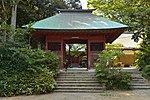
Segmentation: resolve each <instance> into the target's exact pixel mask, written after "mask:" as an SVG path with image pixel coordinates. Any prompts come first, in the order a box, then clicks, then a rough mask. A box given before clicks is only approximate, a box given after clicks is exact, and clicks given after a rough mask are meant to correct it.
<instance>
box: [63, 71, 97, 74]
mask: <svg viewBox="0 0 150 100" xmlns="http://www.w3.org/2000/svg"><path fill="white" fill-rule="evenodd" d="M61 74H95V72H89V71H67V72H65V71H63V72H61Z"/></svg>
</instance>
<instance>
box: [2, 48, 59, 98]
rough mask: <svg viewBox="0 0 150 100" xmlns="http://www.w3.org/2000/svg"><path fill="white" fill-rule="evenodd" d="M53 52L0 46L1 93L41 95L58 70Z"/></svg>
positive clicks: (47, 90)
mask: <svg viewBox="0 0 150 100" xmlns="http://www.w3.org/2000/svg"><path fill="white" fill-rule="evenodd" d="M58 65H59V61H58V57H57V56H56V55H55V54H54V53H52V52H45V51H42V50H31V49H27V48H10V47H1V48H0V96H15V95H21V94H40V93H47V92H50V91H52V90H53V89H54V88H55V86H56V82H55V80H54V77H55V76H56V75H57V74H58V73H59V66H58Z"/></svg>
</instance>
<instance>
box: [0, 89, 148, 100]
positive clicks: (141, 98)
mask: <svg viewBox="0 0 150 100" xmlns="http://www.w3.org/2000/svg"><path fill="white" fill-rule="evenodd" d="M0 100H150V90H132V91H107V92H105V93H51V94H44V95H31V96H17V97H5V98H2V97H0Z"/></svg>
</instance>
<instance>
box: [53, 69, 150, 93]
mask: <svg viewBox="0 0 150 100" xmlns="http://www.w3.org/2000/svg"><path fill="white" fill-rule="evenodd" d="M122 71H123V72H128V73H130V74H131V75H132V78H133V80H132V81H131V89H141V90H142V89H143V90H144V89H150V83H149V82H148V81H147V80H146V79H145V78H143V77H142V75H141V72H139V71H138V69H134V68H133V69H132V68H131V69H130V68H127V69H122ZM56 82H57V87H56V89H55V90H54V92H69V93H71V92H72V93H75V92H76V93H78V92H81V93H100V92H104V90H105V87H104V86H102V85H101V84H100V83H99V82H98V81H97V79H96V76H95V73H94V71H87V70H86V69H80V68H77V69H74V68H70V69H68V70H67V72H66V71H61V73H60V76H59V77H58V78H56Z"/></svg>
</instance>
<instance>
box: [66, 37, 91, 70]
mask: <svg viewBox="0 0 150 100" xmlns="http://www.w3.org/2000/svg"><path fill="white" fill-rule="evenodd" d="M64 42H65V62H66V65H65V67H66V68H86V69H87V68H88V62H87V61H88V60H87V59H88V51H87V40H79V39H71V40H65V41H64Z"/></svg>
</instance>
